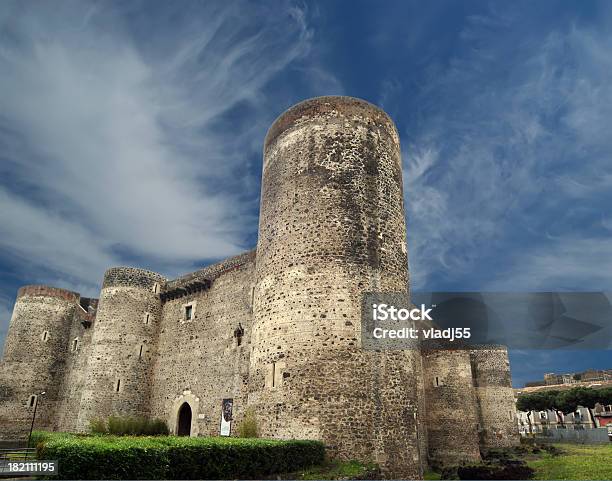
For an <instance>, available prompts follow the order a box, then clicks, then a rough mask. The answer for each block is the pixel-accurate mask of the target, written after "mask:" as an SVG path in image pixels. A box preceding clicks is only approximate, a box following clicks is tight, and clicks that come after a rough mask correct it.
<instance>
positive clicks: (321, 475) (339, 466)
mask: <svg viewBox="0 0 612 481" xmlns="http://www.w3.org/2000/svg"><path fill="white" fill-rule="evenodd" d="M373 473H374V474H378V475H377V476H371V474H373ZM281 477H282V478H283V479H372V478H380V474H379V473H378V466H377V465H376V464H363V463H360V462H359V461H344V462H340V461H327V462H326V463H324V464H322V465H320V466H314V467H312V468H309V469H306V470H303V471H297V472H295V473H290V474H288V475H283V476H281Z"/></svg>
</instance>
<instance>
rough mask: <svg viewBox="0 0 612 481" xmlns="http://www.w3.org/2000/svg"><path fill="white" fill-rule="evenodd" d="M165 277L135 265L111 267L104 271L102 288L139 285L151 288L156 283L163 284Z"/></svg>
mask: <svg viewBox="0 0 612 481" xmlns="http://www.w3.org/2000/svg"><path fill="white" fill-rule="evenodd" d="M166 280H167V279H166V278H165V277H164V276H162V275H161V274H158V273H157V272H152V271H148V270H146V269H138V268H136V267H111V268H110V269H108V270H107V271H106V272H105V273H104V282H103V283H102V288H103V289H105V288H107V287H139V288H143V289H152V288H153V286H154V285H155V284H156V283H158V284H165V282H166Z"/></svg>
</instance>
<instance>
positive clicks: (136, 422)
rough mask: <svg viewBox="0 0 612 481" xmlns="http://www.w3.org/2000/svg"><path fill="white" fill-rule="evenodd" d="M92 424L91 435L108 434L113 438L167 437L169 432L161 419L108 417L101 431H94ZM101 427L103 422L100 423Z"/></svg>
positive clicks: (92, 424)
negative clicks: (113, 436)
mask: <svg viewBox="0 0 612 481" xmlns="http://www.w3.org/2000/svg"><path fill="white" fill-rule="evenodd" d="M94 422H95V421H92V423H91V432H92V433H97V432H100V433H108V434H113V435H115V436H138V435H147V436H155V435H160V434H162V435H167V434H168V433H169V432H170V431H169V430H168V426H167V425H166V422H165V421H163V420H161V419H146V418H142V417H119V416H110V417H109V418H108V422H107V423H106V424H107V426H108V427H106V426H105V427H104V430H103V431H94V429H93V427H94ZM102 425H104V422H103V421H102ZM98 427H99V426H98Z"/></svg>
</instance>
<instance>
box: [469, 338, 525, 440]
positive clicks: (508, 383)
mask: <svg viewBox="0 0 612 481" xmlns="http://www.w3.org/2000/svg"><path fill="white" fill-rule="evenodd" d="M470 357H471V361H472V375H473V377H474V386H475V389H476V400H477V401H478V408H479V414H480V426H481V430H480V447H481V448H482V449H483V450H485V451H486V450H489V449H495V448H506V447H509V446H516V445H517V444H519V442H520V438H519V434H518V424H517V419H516V401H515V399H514V391H513V390H512V379H511V376H510V361H509V360H508V349H507V348H506V347H505V346H500V345H497V346H496V345H490V346H486V347H485V346H483V347H482V348H481V349H474V350H472V351H471V352H470Z"/></svg>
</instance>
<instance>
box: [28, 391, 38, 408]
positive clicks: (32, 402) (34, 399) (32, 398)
mask: <svg viewBox="0 0 612 481" xmlns="http://www.w3.org/2000/svg"><path fill="white" fill-rule="evenodd" d="M36 397H37V396H36V394H32V395H31V396H30V400H29V401H28V406H30V407H31V408H33V407H34V406H35V405H36Z"/></svg>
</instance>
